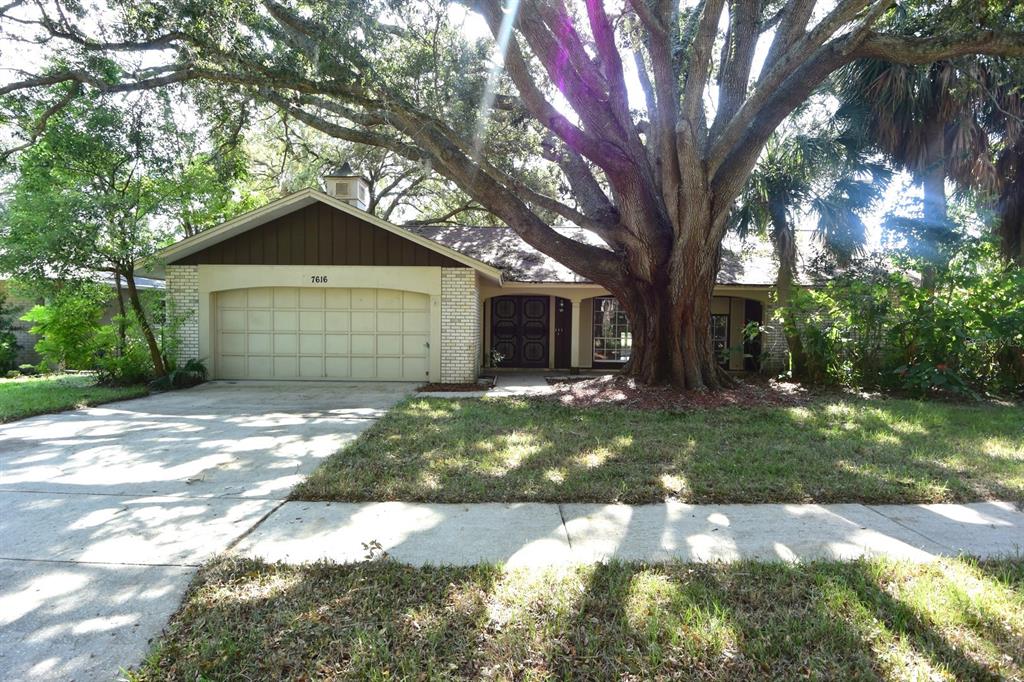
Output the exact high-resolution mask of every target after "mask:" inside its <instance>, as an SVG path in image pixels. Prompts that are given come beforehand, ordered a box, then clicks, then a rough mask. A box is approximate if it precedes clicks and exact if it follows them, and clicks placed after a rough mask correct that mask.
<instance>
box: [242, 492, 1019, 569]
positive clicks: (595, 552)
mask: <svg viewBox="0 0 1024 682" xmlns="http://www.w3.org/2000/svg"><path fill="white" fill-rule="evenodd" d="M373 543H379V544H380V546H381V547H382V548H383V549H384V551H386V552H387V553H388V555H389V556H390V557H392V558H393V559H395V560H397V561H401V562H404V563H410V564H414V565H423V564H457V565H468V564H474V563H478V562H481V561H486V562H504V563H506V564H507V565H509V566H551V565H561V564H568V563H575V562H592V561H605V560H608V559H622V560H642V561H664V560H670V559H678V560H682V561H736V560H742V559H759V560H784V561H806V560H813V559H855V558H859V557H882V556H885V557H891V558H895V559H905V560H910V561H928V560H931V559H934V558H935V557H938V556H955V555H958V554H969V555H973V556H978V557H982V558H984V557H994V556H1006V555H1011V556H1013V555H1020V554H1021V553H1022V552H1024V513H1022V512H1021V511H1020V510H1019V509H1017V508H1016V507H1015V506H1014V505H1013V504H1011V503H1008V502H983V503H976V504H963V505H953V504H933V505H861V504H830V505H816V504H806V505H800V504H762V505H688V504H680V503H671V502H670V503H666V504H654V505H641V506H627V505H602V504H534V503H523V504H411V503H404V502H379V503H367V504H345V503H330V502H288V503H286V504H284V505H282V506H281V507H280V508H279V509H277V510H276V511H275V512H274V513H273V514H272V515H271V516H270V517H269V518H267V519H266V520H265V521H263V522H262V523H261V524H259V525H258V526H257V527H256V528H255V529H254V530H253V531H252V532H251V533H249V534H248V535H247V536H246V537H245V538H243V539H242V541H241V542H240V543H239V544H238V546H237V547H236V548H235V551H236V552H238V553H239V554H242V555H244V556H251V557H262V558H264V559H268V560H271V561H277V560H280V561H286V562H291V563H301V562H310V561H316V560H319V559H328V560H332V561H337V562H353V561H361V560H363V559H365V558H367V556H368V554H369V551H368V549H367V545H371V544H373Z"/></svg>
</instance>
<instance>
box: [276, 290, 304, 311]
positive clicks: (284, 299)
mask: <svg viewBox="0 0 1024 682" xmlns="http://www.w3.org/2000/svg"><path fill="white" fill-rule="evenodd" d="M298 305H299V290H298V289H293V288H292V287H277V288H276V289H274V307H275V308H296V307H298Z"/></svg>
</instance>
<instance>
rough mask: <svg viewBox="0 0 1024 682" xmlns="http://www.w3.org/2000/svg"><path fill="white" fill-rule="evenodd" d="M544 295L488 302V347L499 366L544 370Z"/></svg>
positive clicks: (545, 341)
mask: <svg viewBox="0 0 1024 682" xmlns="http://www.w3.org/2000/svg"><path fill="white" fill-rule="evenodd" d="M549 324H550V320H549V311H548V297H547V296H498V297H497V298H494V299H492V303H491V346H492V347H493V348H494V349H495V350H496V351H498V352H499V353H501V354H502V355H503V356H504V357H503V359H502V361H501V364H500V366H501V367H547V366H548V330H549Z"/></svg>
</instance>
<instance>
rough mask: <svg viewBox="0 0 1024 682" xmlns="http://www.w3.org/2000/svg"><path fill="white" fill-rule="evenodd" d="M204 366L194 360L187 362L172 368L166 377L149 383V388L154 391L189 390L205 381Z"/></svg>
mask: <svg viewBox="0 0 1024 682" xmlns="http://www.w3.org/2000/svg"><path fill="white" fill-rule="evenodd" d="M206 375H207V370H206V365H205V364H204V363H203V361H202V360H197V359H195V358H193V359H191V360H188V361H187V362H185V364H184V365H182V366H181V367H172V368H171V369H170V371H169V372H168V373H167V376H164V377H160V378H158V379H156V380H155V381H153V382H151V383H150V385H149V387H150V388H152V389H153V390H156V391H168V390H170V389H172V388H189V387H190V386H196V385H198V384H201V383H203V382H204V381H206Z"/></svg>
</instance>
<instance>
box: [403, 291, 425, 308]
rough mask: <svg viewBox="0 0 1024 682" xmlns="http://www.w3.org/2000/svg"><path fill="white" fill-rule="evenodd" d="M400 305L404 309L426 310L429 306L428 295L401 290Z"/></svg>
mask: <svg viewBox="0 0 1024 682" xmlns="http://www.w3.org/2000/svg"><path fill="white" fill-rule="evenodd" d="M402 307H403V308H404V309H405V310H427V309H429V308H430V297H428V296H427V295H426V294H414V293H412V292H411V291H405V292H402Z"/></svg>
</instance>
